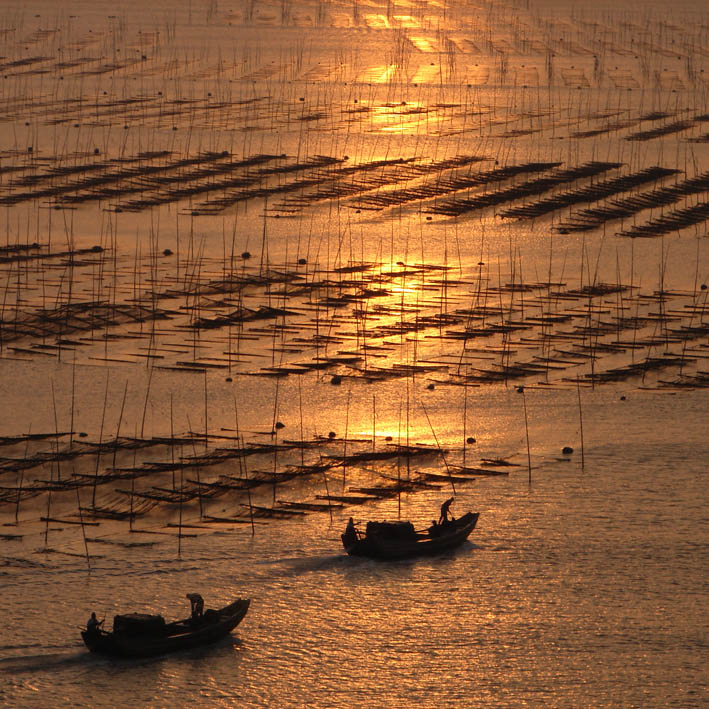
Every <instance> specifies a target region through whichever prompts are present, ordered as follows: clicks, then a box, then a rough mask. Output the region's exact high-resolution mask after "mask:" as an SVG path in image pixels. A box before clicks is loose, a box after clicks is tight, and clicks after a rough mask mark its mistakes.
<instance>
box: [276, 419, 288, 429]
mask: <svg viewBox="0 0 709 709" xmlns="http://www.w3.org/2000/svg"><path fill="white" fill-rule="evenodd" d="M285 427H286V425H285V424H284V423H281V422H280V421H276V425H275V426H274V428H277V429H281V428H285Z"/></svg>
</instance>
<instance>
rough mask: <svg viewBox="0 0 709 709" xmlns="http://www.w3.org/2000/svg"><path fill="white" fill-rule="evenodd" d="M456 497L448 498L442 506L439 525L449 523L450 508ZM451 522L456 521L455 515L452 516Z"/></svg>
mask: <svg viewBox="0 0 709 709" xmlns="http://www.w3.org/2000/svg"><path fill="white" fill-rule="evenodd" d="M454 499H455V498H454V497H450V498H448V499H447V500H446V501H445V502H444V503H443V504H442V505H441V516H440V517H439V519H438V524H445V523H446V522H447V521H448V515H449V512H448V510H449V508H450V506H451V505H452V504H453V500H454ZM450 519H451V522H452V521H453V520H454V519H455V517H453V515H451V516H450Z"/></svg>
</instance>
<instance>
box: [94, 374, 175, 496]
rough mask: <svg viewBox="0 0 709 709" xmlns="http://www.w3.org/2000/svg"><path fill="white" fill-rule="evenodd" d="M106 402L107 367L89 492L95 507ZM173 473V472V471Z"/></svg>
mask: <svg viewBox="0 0 709 709" xmlns="http://www.w3.org/2000/svg"><path fill="white" fill-rule="evenodd" d="M107 403H108V369H107V370H106V390H105V391H104V393H103V411H102V412H101V427H100V428H99V432H98V448H97V449H96V470H95V471H94V489H93V492H92V494H91V506H92V507H94V508H95V507H96V486H97V484H98V470H99V467H100V464H101V443H103V424H104V422H105V420H106V404H107ZM173 475H174V473H173Z"/></svg>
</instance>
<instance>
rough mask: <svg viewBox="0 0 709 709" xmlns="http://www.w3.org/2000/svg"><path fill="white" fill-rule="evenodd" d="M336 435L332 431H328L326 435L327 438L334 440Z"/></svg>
mask: <svg viewBox="0 0 709 709" xmlns="http://www.w3.org/2000/svg"><path fill="white" fill-rule="evenodd" d="M336 435H337V434H336V433H335V432H334V431H330V433H328V434H327V437H328V438H334V437H335V436H336Z"/></svg>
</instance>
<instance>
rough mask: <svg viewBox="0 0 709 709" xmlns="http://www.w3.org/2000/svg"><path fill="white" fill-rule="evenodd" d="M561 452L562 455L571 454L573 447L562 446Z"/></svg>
mask: <svg viewBox="0 0 709 709" xmlns="http://www.w3.org/2000/svg"><path fill="white" fill-rule="evenodd" d="M561 452H562V453H563V454H564V455H571V454H572V453H573V452H574V449H573V448H572V447H571V446H564V447H563V448H562V449H561Z"/></svg>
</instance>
